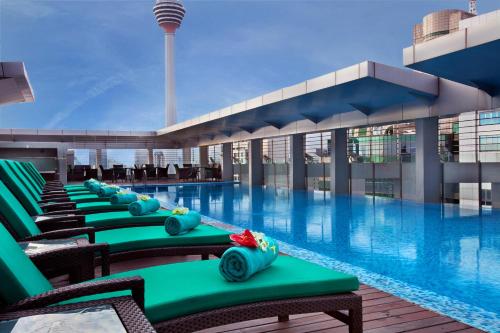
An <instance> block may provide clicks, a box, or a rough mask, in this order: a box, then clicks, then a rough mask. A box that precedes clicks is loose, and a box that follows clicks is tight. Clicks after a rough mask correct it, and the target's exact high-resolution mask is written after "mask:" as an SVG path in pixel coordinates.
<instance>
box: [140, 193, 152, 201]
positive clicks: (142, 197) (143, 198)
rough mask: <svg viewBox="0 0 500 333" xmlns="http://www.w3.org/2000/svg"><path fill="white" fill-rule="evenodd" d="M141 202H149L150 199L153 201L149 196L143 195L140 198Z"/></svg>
mask: <svg viewBox="0 0 500 333" xmlns="http://www.w3.org/2000/svg"><path fill="white" fill-rule="evenodd" d="M138 198H139V200H142V201H148V200H149V199H151V197H150V196H149V195H145V194H141V195H139V196H138Z"/></svg>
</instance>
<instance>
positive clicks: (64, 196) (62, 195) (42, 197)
mask: <svg viewBox="0 0 500 333" xmlns="http://www.w3.org/2000/svg"><path fill="white" fill-rule="evenodd" d="M40 198H41V199H42V200H47V199H49V200H52V199H59V198H63V199H64V198H69V196H68V195H67V194H60V193H56V194H42V195H41V196H40Z"/></svg>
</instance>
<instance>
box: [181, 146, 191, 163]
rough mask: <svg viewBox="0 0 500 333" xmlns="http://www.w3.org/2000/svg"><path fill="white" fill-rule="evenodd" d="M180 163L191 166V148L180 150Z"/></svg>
mask: <svg viewBox="0 0 500 333" xmlns="http://www.w3.org/2000/svg"><path fill="white" fill-rule="evenodd" d="M182 163H183V164H191V147H187V148H182Z"/></svg>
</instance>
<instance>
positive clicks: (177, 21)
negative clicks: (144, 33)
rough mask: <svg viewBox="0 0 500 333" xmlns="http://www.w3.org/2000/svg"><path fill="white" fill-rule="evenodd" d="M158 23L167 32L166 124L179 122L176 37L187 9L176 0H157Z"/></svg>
mask: <svg viewBox="0 0 500 333" xmlns="http://www.w3.org/2000/svg"><path fill="white" fill-rule="evenodd" d="M153 12H154V14H155V17H156V20H157V21H158V24H159V25H160V27H161V28H162V29H163V30H164V32H165V126H171V125H173V124H175V123H176V122H177V114H176V107H175V68H174V67H175V66H174V37H175V31H176V30H177V29H178V28H179V27H180V25H181V22H182V19H183V18H184V14H185V13H186V10H185V9H184V6H183V5H182V3H180V2H179V1H176V0H156V5H155V6H154V8H153Z"/></svg>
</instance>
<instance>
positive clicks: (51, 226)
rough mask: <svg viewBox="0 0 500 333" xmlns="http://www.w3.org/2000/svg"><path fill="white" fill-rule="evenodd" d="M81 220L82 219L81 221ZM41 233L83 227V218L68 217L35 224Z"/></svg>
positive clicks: (79, 216)
mask: <svg viewBox="0 0 500 333" xmlns="http://www.w3.org/2000/svg"><path fill="white" fill-rule="evenodd" d="M82 218H83V219H82ZM35 223H36V225H37V226H38V228H40V230H42V231H43V232H47V231H53V230H59V229H71V228H81V227H85V216H83V215H75V216H68V217H58V218H53V219H52V218H51V219H46V220H41V221H36V222H35Z"/></svg>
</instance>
